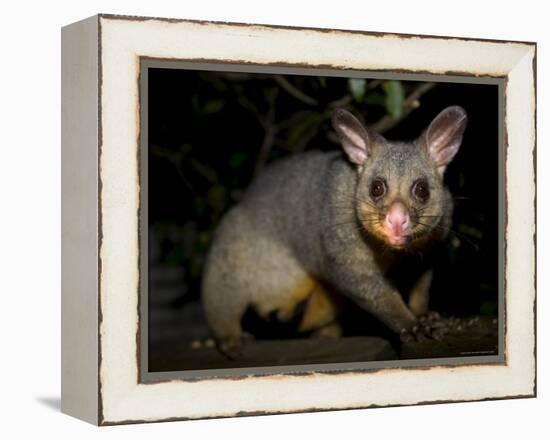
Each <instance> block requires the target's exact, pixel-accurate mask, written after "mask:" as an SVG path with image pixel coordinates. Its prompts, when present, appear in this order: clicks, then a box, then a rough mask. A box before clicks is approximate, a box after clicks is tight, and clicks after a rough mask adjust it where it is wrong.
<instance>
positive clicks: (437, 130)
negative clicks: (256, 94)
mask: <svg viewBox="0 0 550 440" xmlns="http://www.w3.org/2000/svg"><path fill="white" fill-rule="evenodd" d="M466 122H467V116H466V112H465V111H464V109H462V108H461V107H458V106H453V107H447V108H446V109H445V110H443V111H442V112H441V113H439V114H438V115H437V116H436V117H435V119H434V120H433V121H432V122H431V124H430V125H429V126H428V128H427V129H426V130H424V132H423V133H422V134H421V135H420V137H419V138H418V139H416V140H414V141H412V142H392V141H389V140H386V139H385V138H384V137H382V136H381V135H379V134H377V133H375V132H373V131H372V130H369V129H368V128H366V127H365V126H364V125H363V124H361V122H359V120H358V119H357V118H355V116H353V115H352V114H351V113H349V112H348V111H346V110H343V109H337V110H335V112H334V114H333V117H332V123H333V126H334V128H335V130H336V132H337V133H338V136H339V138H340V142H341V143H342V148H343V150H344V152H345V153H346V155H347V157H348V159H349V160H350V161H351V162H352V163H353V164H355V166H356V167H357V172H358V179H357V187H356V193H355V201H356V205H355V206H356V213H357V217H358V220H359V221H360V222H361V224H362V225H363V227H364V229H365V230H366V231H367V232H368V233H370V234H371V235H373V236H375V237H377V238H378V239H379V240H381V241H382V242H384V243H386V244H387V245H389V246H390V247H393V248H398V249H399V248H406V247H409V246H414V245H415V243H420V242H421V241H423V240H426V239H427V238H430V236H432V235H434V234H436V235H441V233H440V232H441V229H442V226H441V224H442V223H445V222H444V220H445V219H444V217H445V216H446V215H447V216H448V215H449V213H450V207H449V206H448V205H449V204H450V203H451V201H450V200H449V197H448V193H447V191H446V189H445V187H444V186H443V173H444V172H445V168H446V167H447V165H448V164H449V162H451V160H452V159H453V157H454V156H455V154H456V153H457V152H458V149H459V147H460V143H461V142H462V134H463V133H464V129H465V128H466Z"/></svg>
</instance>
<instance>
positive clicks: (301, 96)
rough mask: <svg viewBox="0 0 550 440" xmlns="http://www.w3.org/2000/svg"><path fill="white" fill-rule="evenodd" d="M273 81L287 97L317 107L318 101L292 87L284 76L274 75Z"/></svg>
mask: <svg viewBox="0 0 550 440" xmlns="http://www.w3.org/2000/svg"><path fill="white" fill-rule="evenodd" d="M273 79H274V80H275V81H276V82H277V84H279V85H280V86H281V87H282V88H283V89H284V90H285V91H286V92H287V93H288V94H289V95H291V96H293V97H294V98H296V99H297V100H298V101H302V102H303V103H304V104H307V105H317V104H318V101H317V100H316V99H315V98H312V97H311V96H308V95H306V94H305V93H304V92H302V91H301V90H299V89H297V88H296V87H294V86H293V85H292V84H291V83H290V82H288V81H287V79H286V78H285V77H284V76H281V75H274V76H273Z"/></svg>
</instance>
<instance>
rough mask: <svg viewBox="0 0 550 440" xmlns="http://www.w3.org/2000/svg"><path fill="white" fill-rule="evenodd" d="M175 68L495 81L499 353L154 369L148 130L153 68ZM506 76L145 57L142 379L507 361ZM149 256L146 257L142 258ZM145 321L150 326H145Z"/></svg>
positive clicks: (141, 87)
mask: <svg viewBox="0 0 550 440" xmlns="http://www.w3.org/2000/svg"><path fill="white" fill-rule="evenodd" d="M151 68H155V69H175V70H194V71H206V72H210V71H212V72H213V71H217V72H239V73H252V74H277V75H311V76H324V77H328V76H331V77H339V78H365V79H382V80H401V81H412V80H414V81H425V82H435V83H455V84H456V83H466V84H482V85H494V86H497V87H498V112H499V114H498V162H499V163H498V186H499V188H498V211H499V212H498V219H499V224H498V246H499V253H498V260H499V261H498V269H497V270H498V306H497V309H498V313H497V314H498V354H497V355H479V356H471V355H469V356H461V357H447V358H424V359H399V360H391V361H365V362H337V363H336V362H335V363H330V364H297V365H284V366H269V367H239V368H224V369H202V370H182V371H163V372H151V371H149V370H148V368H147V365H148V359H149V351H148V342H149V313H148V312H149V310H148V298H149V280H148V272H149V259H148V255H149V249H148V242H149V240H148V224H149V222H148V191H147V188H148V177H147V176H148V162H149V161H148V155H149V134H148V133H149V132H148V109H149V105H148V103H149V101H148V69H151ZM504 86H505V79H504V78H495V77H468V76H466V75H461V76H456V75H433V74H410V73H391V72H376V71H360V70H345V71H342V70H339V69H327V68H320V69H316V68H313V67H308V68H304V67H292V66H285V67H282V66H277V67H275V66H264V65H256V64H234V63H229V62H228V63H220V62H213V61H212V60H210V61H208V60H204V61H203V62H199V63H197V62H196V61H193V60H192V61H188V60H178V61H175V60H165V59H153V58H150V57H140V75H139V77H138V87H139V103H140V104H139V108H140V121H139V123H140V130H139V133H140V138H139V145H140V152H139V182H140V208H139V211H140V212H139V225H140V226H139V231H140V235H139V242H140V246H139V248H140V263H139V264H140V284H139V290H140V293H139V295H140V296H139V327H138V335H137V337H138V341H139V342H138V344H139V345H138V353H139V364H138V370H139V378H140V382H141V383H155V382H161V381H166V380H176V379H181V380H192V381H196V380H205V379H214V378H221V377H227V378H236V377H240V378H243V377H246V376H249V375H268V374H285V375H287V374H303V373H308V372H325V373H333V374H338V373H339V372H353V373H358V372H369V371H378V370H380V369H385V368H415V367H433V366H447V367H449V366H451V367H452V366H457V365H480V364H504V363H505V361H506V351H505V346H504V345H505V343H504V341H505V326H504V307H505V302H506V297H505V294H504V261H505V251H506V249H505V248H504V218H505V217H506V212H505V210H506V206H505V200H504V186H505V183H504V164H505V160H504V104H505V96H504ZM143 256H145V258H143ZM144 324H145V325H144Z"/></svg>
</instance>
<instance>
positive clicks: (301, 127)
mask: <svg viewBox="0 0 550 440" xmlns="http://www.w3.org/2000/svg"><path fill="white" fill-rule="evenodd" d="M322 121H323V115H322V114H320V113H316V112H311V113H308V114H306V115H305V116H304V117H303V118H302V119H301V120H300V121H297V122H296V124H295V125H294V126H292V128H290V129H289V131H288V135H287V142H288V143H289V144H290V145H294V144H296V143H297V142H298V141H299V140H300V139H301V138H302V136H305V134H306V133H307V132H308V131H309V130H311V129H313V128H314V127H316V126H318V125H319V124H320V123H321V122H322Z"/></svg>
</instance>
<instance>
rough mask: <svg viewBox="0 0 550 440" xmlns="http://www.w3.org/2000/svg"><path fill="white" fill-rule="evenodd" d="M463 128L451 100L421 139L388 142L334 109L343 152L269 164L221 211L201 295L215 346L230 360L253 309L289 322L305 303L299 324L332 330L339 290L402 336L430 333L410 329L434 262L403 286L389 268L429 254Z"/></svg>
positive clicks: (439, 233)
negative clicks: (448, 171)
mask: <svg viewBox="0 0 550 440" xmlns="http://www.w3.org/2000/svg"><path fill="white" fill-rule="evenodd" d="M466 123H467V115H466V112H465V110H464V109H463V108H461V107H459V106H451V107H447V108H446V109H444V110H443V111H441V113H439V114H438V115H437V116H436V117H435V118H434V119H433V120H432V122H431V123H430V124H429V126H428V127H427V128H426V129H425V130H424V131H423V132H422V133H421V134H420V136H419V137H418V138H417V139H415V140H413V141H406V142H404V141H390V140H387V139H386V138H384V137H383V136H382V135H380V134H378V133H376V132H374V131H373V130H371V129H369V128H367V127H366V126H365V125H363V124H362V123H361V122H360V121H359V120H358V119H357V118H356V117H355V116H354V115H353V114H352V113H350V112H349V111H347V110H345V109H341V108H338V109H335V110H334V111H333V114H332V125H333V128H334V130H335V131H336V133H337V135H338V138H339V141H340V144H341V149H339V150H337V151H331V152H321V151H308V152H305V153H301V154H296V155H293V156H291V157H287V158H285V159H281V160H279V161H276V162H274V163H273V164H271V165H270V166H268V167H267V168H266V169H265V171H264V172H263V173H261V174H260V175H259V176H258V177H257V178H256V179H255V180H254V181H253V182H252V184H251V185H250V186H249V188H248V189H247V191H246V192H245V194H244V196H243V198H242V200H241V201H240V202H239V203H238V204H237V205H235V206H234V207H233V208H232V209H230V210H229V211H228V212H227V214H226V215H225V216H224V218H223V219H222V221H221V222H220V225H219V227H218V228H217V230H216V232H215V234H214V238H213V242H212V246H211V248H210V250H209V254H208V256H207V259H206V263H205V270H204V274H203V279H202V301H203V306H204V310H205V315H206V319H207V321H208V324H209V326H210V328H211V330H212V332H213V335H214V337H215V339H216V341H217V343H218V347H219V348H220V350H221V351H222V352H223V353H225V354H226V355H227V356H229V357H237V356H238V355H239V353H241V350H242V347H243V344H244V343H246V342H247V341H249V340H251V339H253V335H251V334H249V333H246V332H244V331H243V329H242V325H241V324H242V322H241V321H242V318H243V315H244V313H245V311H246V310H247V309H248V308H249V307H252V308H253V309H254V310H255V311H256V312H257V313H258V315H260V316H261V317H264V318H267V317H269V316H272V314H275V315H276V317H277V319H279V320H281V321H285V320H289V319H291V318H292V317H293V316H295V311H296V308H297V306H298V305H299V304H303V303H305V304H306V307H305V310H304V311H303V314H302V317H301V322H299V326H298V329H299V330H300V331H303V332H306V331H312V330H315V329H317V330H321V331H322V330H323V329H328V328H335V327H334V325H335V323H337V320H338V307H336V303H337V302H336V301H335V299H334V294H335V292H336V295H344V296H345V297H347V298H349V299H351V300H352V302H354V303H356V304H357V305H358V306H359V307H361V308H362V309H364V310H365V311H366V312H368V313H370V314H371V315H373V316H374V317H375V318H377V319H378V320H379V321H381V322H382V323H383V324H384V325H385V326H387V327H388V328H389V329H391V330H392V331H393V332H395V333H396V334H398V335H401V336H406V335H409V336H410V335H413V336H420V334H421V333H423V334H425V335H426V334H427V336H430V334H432V335H433V333H431V332H432V331H433V330H434V329H433V328H430V326H429V325H418V324H419V322H421V319H422V317H423V316H426V314H427V313H428V304H429V289H430V284H431V280H432V273H433V269H432V267H430V266H428V267H423V268H422V269H421V270H420V271H419V272H418V273H417V274H415V278H414V283H413V284H412V286H411V287H410V288H409V289H408V291H407V292H404V291H399V289H398V288H397V284H396V283H394V282H393V281H392V278H391V276H390V274H394V275H393V276H395V274H397V276H399V273H400V271H401V270H402V268H401V267H400V264H404V263H403V261H406V259H405V260H404V259H403V258H402V256H403V255H405V254H411V253H414V254H420V255H423V254H427V253H429V252H430V250H431V249H432V248H433V245H434V244H435V243H437V242H439V241H441V240H443V239H444V238H445V237H446V235H447V233H448V231H449V227H450V225H451V217H452V211H453V198H452V196H451V193H450V191H449V190H448V189H447V188H446V187H445V185H444V182H443V175H444V172H445V169H446V167H447V165H448V164H449V163H450V162H451V161H452V159H453V158H454V156H455V155H456V153H457V152H458V150H459V147H460V144H461V142H462V137H463V133H464V130H465V128H466ZM422 322H424V323H425V322H433V319H430V320H428V321H426V320H425V321H422ZM336 328H337V327H336Z"/></svg>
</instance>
